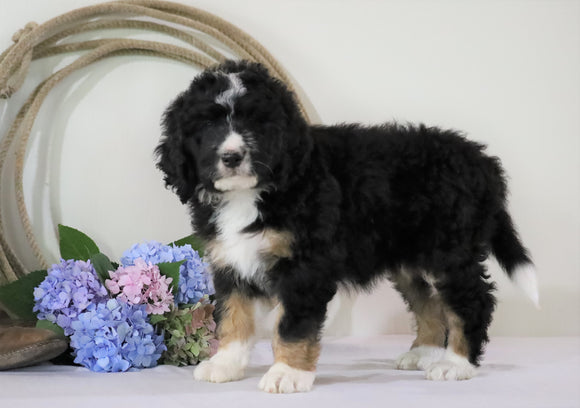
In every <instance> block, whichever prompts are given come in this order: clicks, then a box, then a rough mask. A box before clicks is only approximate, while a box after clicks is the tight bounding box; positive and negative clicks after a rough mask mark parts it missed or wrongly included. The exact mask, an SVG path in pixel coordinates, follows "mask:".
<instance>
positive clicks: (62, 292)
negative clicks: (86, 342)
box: [32, 260, 108, 336]
mask: <svg viewBox="0 0 580 408" xmlns="http://www.w3.org/2000/svg"><path fill="white" fill-rule="evenodd" d="M107 298H108V293H107V289H105V287H104V286H103V284H102V283H101V281H100V280H99V278H98V277H97V273H96V271H95V268H94V267H93V265H91V263H90V261H87V262H84V261H74V260H68V261H65V260H62V261H61V263H60V264H54V265H52V266H51V267H50V269H48V275H47V276H46V278H45V279H44V281H42V282H41V284H40V285H38V286H37V287H36V288H35V289H34V302H35V305H34V308H33V309H32V310H33V311H34V312H38V313H37V316H38V318H39V319H41V320H48V321H50V322H52V323H56V324H57V325H59V326H60V327H62V328H63V329H64V333H65V334H66V335H67V336H68V335H70V334H72V329H71V327H70V326H71V322H72V321H73V320H74V319H76V317H77V316H78V315H79V314H80V313H82V312H83V311H84V310H85V309H86V308H87V307H88V306H89V305H90V304H91V303H92V302H100V301H103V300H104V299H107Z"/></svg>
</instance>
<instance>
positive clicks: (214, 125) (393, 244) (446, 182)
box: [157, 61, 531, 364]
mask: <svg viewBox="0 0 580 408" xmlns="http://www.w3.org/2000/svg"><path fill="white" fill-rule="evenodd" d="M232 73H236V74H237V75H238V76H239V78H240V79H241V82H242V83H243V86H244V87H245V89H246V93H245V94H244V95H242V96H240V97H239V98H237V99H236V100H235V108H232V109H230V108H228V107H227V106H223V105H219V104H216V103H215V99H216V95H218V94H220V93H223V92H224V91H226V90H227V89H228V87H229V86H230V85H231V84H230V82H229V80H228V77H227V74H232ZM164 126H165V133H164V138H163V139H162V141H161V143H160V145H159V146H158V148H157V153H158V157H159V163H158V166H159V168H160V169H161V170H162V171H163V172H164V173H165V181H166V183H167V185H169V186H171V187H173V188H174V190H175V191H176V193H177V194H178V196H179V197H180V199H181V201H182V202H184V203H187V204H188V205H189V206H190V207H191V210H192V218H193V227H194V230H195V231H196V232H197V234H199V235H200V236H201V237H202V238H204V239H205V240H207V241H212V240H215V239H216V237H217V235H218V233H219V231H218V230H217V227H216V221H215V217H216V212H217V211H219V209H220V197H221V195H222V194H223V193H222V192H220V191H217V190H216V188H215V186H214V181H215V178H212V177H214V174H213V173H212V169H213V168H214V167H215V164H216V160H219V159H218V158H216V154H215V151H216V148H217V146H218V145H219V143H221V142H222V141H223V140H224V138H225V137H226V136H227V134H228V132H230V131H231V130H232V129H233V130H234V131H236V132H237V133H239V134H241V135H243V136H244V138H246V137H248V138H250V139H251V140H252V143H253V145H254V148H253V149H252V151H251V160H252V163H253V171H254V173H255V174H256V176H257V180H258V184H257V186H255V189H256V191H258V194H259V199H258V200H257V201H256V205H257V208H258V212H259V216H258V217H257V218H256V219H255V220H254V221H253V222H252V223H250V224H249V225H247V226H246V227H245V230H244V233H247V234H248V235H249V236H251V235H252V234H253V233H259V232H261V231H263V230H265V229H266V228H268V229H272V230H276V231H289V232H290V233H291V234H292V236H293V237H294V240H293V244H292V256H291V257H288V258H280V259H279V260H278V261H277V262H276V263H275V264H274V266H273V267H272V268H270V269H269V270H267V271H265V272H264V273H263V275H264V276H263V277H262V279H261V280H259V281H258V280H255V281H254V280H252V279H244V278H242V277H240V276H239V275H238V274H237V273H236V269H235V268H233V267H227V268H223V267H219V266H214V280H215V285H216V289H217V295H218V301H219V299H223V298H224V297H227V296H228V294H229V293H231V292H232V291H240V292H243V293H245V294H247V295H248V296H252V297H255V296H266V297H275V298H277V299H279V300H280V301H281V302H282V304H283V305H284V310H285V314H284V316H283V317H282V320H281V322H280V326H279V333H280V336H281V337H282V338H283V339H286V340H297V339H305V338H315V339H316V338H318V336H319V332H320V329H321V326H322V323H323V321H324V317H325V314H326V305H327V303H328V301H330V300H331V298H332V297H333V296H334V294H335V293H336V291H337V288H338V286H339V285H341V284H346V285H349V286H354V287H362V288H365V289H368V288H370V287H371V286H372V285H373V283H374V282H376V281H377V279H379V278H381V277H384V276H389V277H390V278H391V279H393V280H396V279H397V275H398V274H400V273H401V270H403V269H404V270H406V271H411V273H417V277H418V276H420V275H418V274H419V272H418V271H427V272H429V274H431V275H432V276H433V277H434V279H435V282H436V289H437V291H438V293H439V295H440V296H441V297H442V299H443V301H444V303H445V304H446V305H447V306H448V307H449V308H451V310H453V312H454V313H455V314H456V315H458V316H459V317H460V318H461V320H462V321H463V323H464V332H465V337H466V339H467V341H468V343H469V360H470V361H471V362H472V363H474V364H476V363H477V362H478V359H479V357H480V355H481V353H482V347H483V344H484V343H485V342H486V341H487V339H488V338H487V334H486V332H487V327H488V325H489V323H490V321H491V314H492V311H493V309H494V298H493V296H492V294H491V292H492V290H493V285H492V284H491V283H489V282H488V276H487V275H486V272H485V267H484V266H483V264H482V262H483V261H484V260H485V259H486V258H487V257H488V255H489V254H490V252H491V253H494V254H495V256H496V257H497V258H498V260H499V262H500V263H501V264H502V266H504V267H505V268H506V271H507V272H508V273H511V272H512V271H513V269H514V268H515V267H516V266H517V265H521V264H525V263H529V262H531V261H530V259H529V257H528V255H527V252H526V250H525V248H524V247H523V246H522V244H521V243H520V241H519V239H518V237H517V235H516V232H515V230H514V227H513V225H512V222H511V219H510V217H509V215H508V213H507V211H506V182H505V177H504V175H503V171H502V168H501V166H500V162H499V160H498V159H497V158H495V157H489V156H486V155H485V154H484V146H483V145H481V144H478V143H474V142H471V141H469V140H467V139H466V138H465V137H464V136H463V135H461V134H459V133H458V132H456V131H452V130H442V129H439V128H437V127H427V126H425V125H417V126H415V125H400V124H394V123H389V124H384V125H381V126H370V127H368V126H362V125H354V124H350V125H347V124H342V125H336V126H309V125H308V124H307V123H306V121H305V120H304V118H303V116H302V115H301V113H300V111H299V109H298V106H297V104H296V101H295V99H294V96H293V94H292V93H290V92H289V91H288V89H287V88H286V87H285V86H284V84H283V83H281V82H280V81H278V80H276V79H274V78H272V77H271V76H270V75H269V74H268V72H267V70H266V69H265V68H264V67H262V66H260V65H258V64H254V63H249V62H243V61H242V62H232V61H228V62H227V63H225V64H222V65H220V66H217V67H215V68H213V69H210V70H207V71H205V72H203V73H202V74H201V75H199V76H198V77H196V78H195V79H194V81H193V82H192V84H191V86H190V87H189V89H188V90H187V91H185V92H184V93H183V94H182V95H180V96H179V97H178V98H177V99H176V100H175V101H174V102H173V103H172V104H171V106H170V107H169V109H168V110H167V112H166V114H165V117H164ZM200 191H205V192H206V193H207V194H210V195H211V196H212V197H213V198H214V199H213V200H203V199H201V198H200V194H199V193H200ZM418 279H419V280H421V279H420V278H418ZM218 309H219V305H218Z"/></svg>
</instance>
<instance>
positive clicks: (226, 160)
mask: <svg viewBox="0 0 580 408" xmlns="http://www.w3.org/2000/svg"><path fill="white" fill-rule="evenodd" d="M244 155H245V152H243V151H241V152H240V151H227V152H225V153H223V154H222V155H221V161H222V163H223V164H224V166H226V167H227V168H230V169H235V168H236V167H238V166H239V165H240V164H241V163H242V160H243V159H244Z"/></svg>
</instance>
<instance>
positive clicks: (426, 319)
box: [411, 296, 447, 348]
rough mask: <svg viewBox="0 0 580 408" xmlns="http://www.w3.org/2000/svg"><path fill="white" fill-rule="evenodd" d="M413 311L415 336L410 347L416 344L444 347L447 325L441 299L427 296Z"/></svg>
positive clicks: (416, 345)
mask: <svg viewBox="0 0 580 408" xmlns="http://www.w3.org/2000/svg"><path fill="white" fill-rule="evenodd" d="M413 311H414V313H415V318H416V320H417V338H416V339H415V341H414V342H413V345H412V346H411V348H415V347H418V346H435V347H445V337H446V335H447V327H446V324H445V315H444V314H443V303H442V302H441V299H440V298H439V297H438V296H437V297H433V298H429V299H427V301H426V302H425V303H423V304H421V305H420V307H418V308H414V309H413Z"/></svg>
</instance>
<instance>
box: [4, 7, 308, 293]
mask: <svg viewBox="0 0 580 408" xmlns="http://www.w3.org/2000/svg"><path fill="white" fill-rule="evenodd" d="M107 29H133V30H144V31H153V32H157V33H162V34H165V35H168V36H171V37H174V38H177V39H179V40H181V41H183V42H184V43H186V44H187V47H181V46H176V45H171V44H167V43H164V42H156V41H145V40H137V39H130V38H112V39H97V40H89V41H77V42H73V41H72V40H74V37H75V36H76V35H79V34H83V33H87V32H90V31H96V30H107ZM207 36H209V37H211V39H213V40H215V41H217V43H219V45H221V47H216V46H214V45H210V43H209V42H208V41H207V40H206V38H207ZM12 40H13V41H14V44H13V45H12V46H11V47H9V48H8V49H7V50H5V51H4V52H3V53H2V54H1V55H0V98H3V99H8V98H10V97H11V96H12V95H13V94H14V93H15V92H16V91H18V90H19V89H20V87H21V86H22V84H23V83H24V81H25V79H26V76H27V74H28V69H29V66H30V63H31V62H32V61H34V60H37V59H41V58H45V57H49V56H53V55H60V54H69V53H72V52H84V53H83V54H81V55H80V56H79V57H78V58H77V59H76V60H74V61H73V62H72V63H70V64H69V65H67V66H65V67H64V68H62V69H60V70H58V71H57V72H54V73H53V74H52V75H50V76H49V77H48V78H46V79H44V81H42V82H41V83H40V84H39V85H38V86H37V87H36V89H35V90H34V91H33V92H32V93H31V94H30V96H29V97H28V98H27V100H26V102H25V103H24V104H23V105H22V107H21V108H20V110H19V112H18V114H17V116H16V118H15V120H14V122H13V123H12V125H11V126H10V128H9V130H8V132H7V133H6V134H5V135H3V136H2V137H1V139H0V180H1V179H2V175H3V173H4V171H5V170H6V163H7V160H6V159H7V157H8V153H9V152H11V151H12V150H14V149H15V151H14V154H15V161H14V185H15V199H16V205H17V208H18V213H19V216H20V220H21V223H22V228H23V232H24V235H25V237H26V240H27V241H28V244H29V246H30V249H31V251H32V253H33V254H34V257H35V259H36V260H37V261H38V264H39V266H40V267H41V268H47V267H48V262H47V259H46V257H45V256H44V254H43V253H42V251H41V249H40V247H39V245H38V242H37V240H36V237H35V234H34V232H33V229H32V225H31V221H30V217H29V215H28V212H27V209H26V206H25V203H24V193H23V185H22V176H23V170H24V158H25V156H26V149H27V144H28V140H29V136H30V132H31V130H32V126H33V124H34V120H35V118H36V115H37V114H38V111H39V109H40V107H41V106H42V103H43V101H44V99H45V98H46V97H47V95H48V94H49V93H50V91H51V90H52V89H53V88H54V86H55V85H57V84H58V83H59V82H60V81H62V80H63V79H64V78H66V77H67V76H68V75H70V74H71V73H73V72H75V71H77V70H79V69H82V68H84V67H87V66H89V65H90V64H93V63H95V62H97V61H101V60H103V59H105V58H109V57H113V56H119V55H151V56H156V57H162V58H169V59H173V60H177V61H181V62H184V63H187V64H190V65H194V66H197V67H200V68H206V67H208V66H211V65H214V64H217V63H220V62H223V61H224V60H226V59H227V56H226V55H225V53H224V52H223V51H221V50H220V49H221V48H222V47H223V48H225V49H227V50H229V51H230V52H231V53H232V54H233V55H236V56H238V57H240V58H243V59H248V60H252V61H256V62H259V63H261V64H263V65H265V66H266V67H267V68H268V69H269V70H270V72H271V73H272V74H273V75H275V76H276V77H278V78H279V79H281V80H282V81H284V82H285V83H286V84H287V85H288V86H289V88H290V89H291V90H293V91H294V92H295V93H296V95H297V97H298V100H299V104H300V108H301V110H302V112H303V113H304V115H305V117H306V118H307V119H308V120H309V121H311V122H312V121H316V120H317V117H316V113H315V111H314V109H313V108H312V106H311V104H310V102H309V101H308V99H307V98H306V97H305V96H304V94H303V93H302V92H301V90H300V89H299V88H298V87H297V86H296V85H295V84H294V83H293V82H292V80H291V79H290V77H289V75H288V74H287V73H286V72H285V71H284V69H283V68H282V66H281V65H280V63H279V62H278V61H276V59H275V58H274V57H273V56H272V55H271V54H270V53H269V52H268V51H266V49H265V48H264V47H263V46H262V45H260V43H258V42H257V41H256V40H255V39H253V38H252V37H251V36H250V35H248V34H247V33H245V32H244V31H242V30H240V29H239V28H237V27H236V26H234V25H232V24H230V23H228V22H227V21H225V20H223V19H221V18H219V17H217V16H215V15H213V14H211V13H208V12H206V11H203V10H199V9H196V8H193V7H189V6H185V5H183V4H178V3H171V2H166V1H158V0H121V1H114V2H108V3H102V4H99V5H95V6H90V7H84V8H80V9H77V10H74V11H71V12H69V13H66V14H63V15H61V16H58V17H56V18H53V19H51V20H49V21H47V22H46V23H44V24H41V25H38V24H36V23H28V24H27V25H26V26H25V27H24V28H23V29H21V30H19V31H18V32H17V33H15V34H14V36H13V38H12ZM4 190H5V188H4V186H3V185H2V183H0V197H3V196H4V194H6V193H5V191H4ZM27 273H28V271H27V270H26V268H25V267H24V265H23V262H22V261H21V260H20V259H19V258H18V256H17V255H16V253H15V251H14V250H13V249H12V248H11V246H10V244H9V242H8V240H7V239H6V235H5V226H4V219H3V215H2V211H1V209H0V284H2V283H5V282H10V281H14V280H16V279H18V278H19V277H22V276H24V275H26V274H27Z"/></svg>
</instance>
